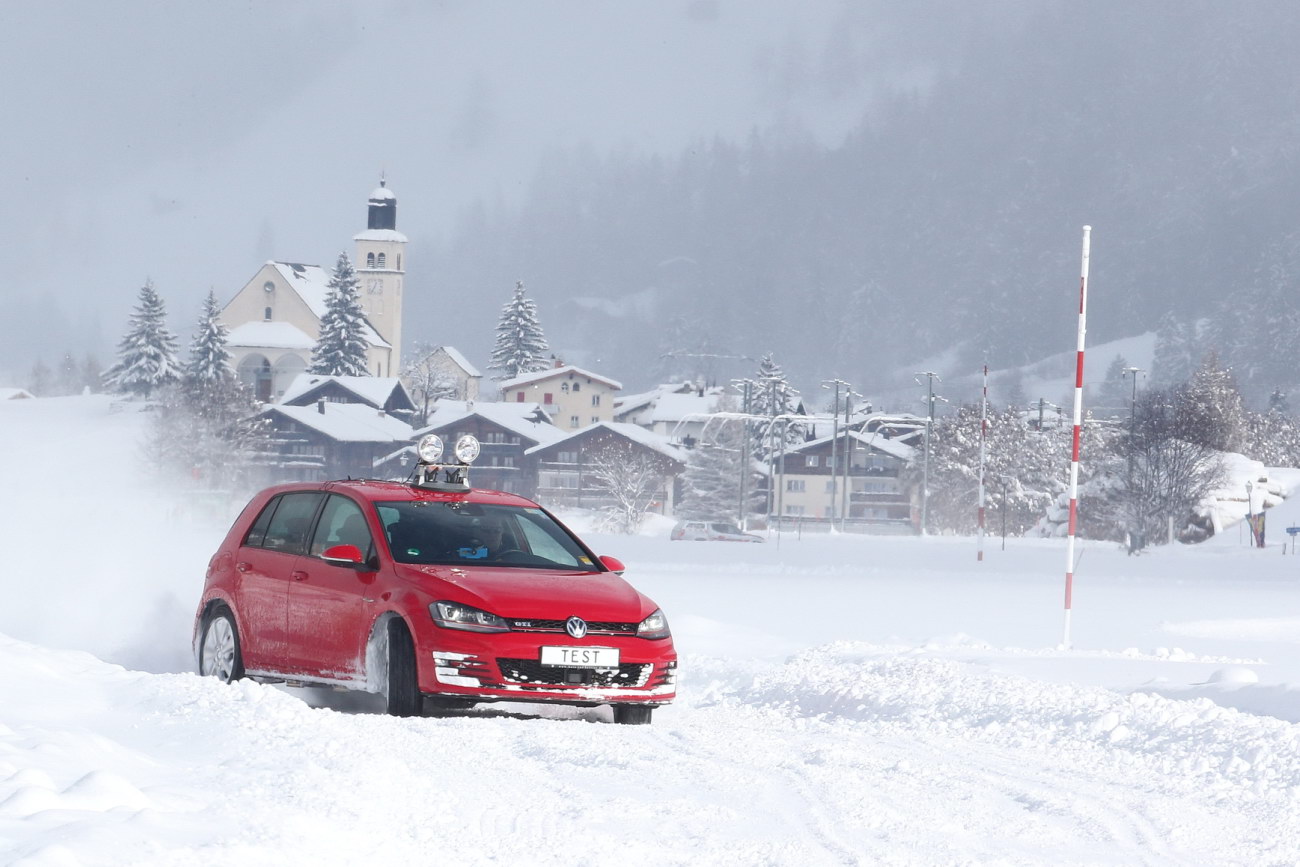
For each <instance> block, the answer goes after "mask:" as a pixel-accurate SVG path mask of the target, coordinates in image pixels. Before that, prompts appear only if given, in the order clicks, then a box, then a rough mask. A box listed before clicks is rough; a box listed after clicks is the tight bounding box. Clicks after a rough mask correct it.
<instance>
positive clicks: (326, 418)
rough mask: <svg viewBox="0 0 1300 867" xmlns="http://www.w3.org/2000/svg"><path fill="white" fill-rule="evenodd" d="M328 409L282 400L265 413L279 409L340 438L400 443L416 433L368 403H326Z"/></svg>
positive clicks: (345, 440)
mask: <svg viewBox="0 0 1300 867" xmlns="http://www.w3.org/2000/svg"><path fill="white" fill-rule="evenodd" d="M324 410H325V411H324V412H321V407H320V406H319V405H317V404H312V405H311V406H284V405H283V404H281V405H278V406H273V407H270V408H269V409H267V410H265V411H264V412H263V415H267V414H272V413H279V414H280V415H282V416H285V417H286V418H289V419H292V420H293V421H295V422H297V423H298V424H300V425H302V426H303V427H308V428H311V429H312V430H316V431H320V432H321V433H323V434H325V436H327V437H329V438H330V439H332V440H335V441H336V442H354V443H386V442H391V443H400V442H406V441H407V440H409V439H411V437H412V435H413V433H414V432H413V431H412V430H411V426H410V425H409V424H407V423H406V422H404V421H401V420H400V419H396V418H393V417H392V416H391V415H389V414H388V413H386V412H384V411H383V410H378V409H375V408H374V407H372V406H366V405H365V404H364V403H326V404H325V405H324Z"/></svg>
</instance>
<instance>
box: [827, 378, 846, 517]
mask: <svg viewBox="0 0 1300 867" xmlns="http://www.w3.org/2000/svg"><path fill="white" fill-rule="evenodd" d="M841 385H842V386H844V388H845V389H846V390H847V389H848V388H850V386H849V384H848V383H847V382H845V381H844V380H842V379H825V380H822V388H831V387H832V386H833V387H834V388H835V402H834V403H832V404H831V513H830V525H831V526H832V527H834V526H835V500H836V496H835V494H836V487H835V485H836V479H835V471H836V469H837V468H838V466H839V462H838V461H837V460H836V458H837V457H839V451H838V448H837V444H838V443H839V440H840V386H841Z"/></svg>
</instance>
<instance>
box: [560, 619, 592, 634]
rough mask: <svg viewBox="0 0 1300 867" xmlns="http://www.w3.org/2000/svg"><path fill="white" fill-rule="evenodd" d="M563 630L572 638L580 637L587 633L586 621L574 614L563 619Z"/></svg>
mask: <svg viewBox="0 0 1300 867" xmlns="http://www.w3.org/2000/svg"><path fill="white" fill-rule="evenodd" d="M564 631H565V632H567V633H569V634H570V635H572V636H573V637H574V638H582V637H583V636H585V635H586V634H587V621H585V620H583V619H582V618H581V617H578V616H577V615H576V614H575V615H574V616H573V617H570V618H569V619H568V620H566V621H564Z"/></svg>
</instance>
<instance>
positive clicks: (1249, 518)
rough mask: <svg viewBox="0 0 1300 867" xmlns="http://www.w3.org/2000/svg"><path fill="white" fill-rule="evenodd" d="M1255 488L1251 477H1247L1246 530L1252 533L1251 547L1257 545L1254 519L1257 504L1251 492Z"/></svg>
mask: <svg viewBox="0 0 1300 867" xmlns="http://www.w3.org/2000/svg"><path fill="white" fill-rule="evenodd" d="M1254 489H1255V486H1254V485H1253V484H1252V483H1251V481H1250V479H1247V480H1246V532H1247V533H1249V534H1250V547H1252V548H1254V547H1255V523H1254V520H1253V519H1254V517H1255V505H1254V501H1253V500H1252V499H1251V493H1250V492H1251V491H1253V490H1254Z"/></svg>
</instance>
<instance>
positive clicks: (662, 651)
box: [415, 624, 677, 705]
mask: <svg viewBox="0 0 1300 867" xmlns="http://www.w3.org/2000/svg"><path fill="white" fill-rule="evenodd" d="M420 633H421V634H420V635H417V636H416V641H415V645H416V659H417V663H418V667H419V683H420V691H421V692H423V693H425V694H426V695H437V696H447V697H456V698H464V699H469V700H471V701H528V702H558V703H562V704H577V705H597V704H615V703H624V702H626V703H631V704H643V705H662V704H668V703H669V702H671V701H672V700H673V699H674V698H676V696H677V653H676V651H675V650H674V648H673V642H672V639H671V638H665V639H659V640H649V639H644V638H636V637H633V636H626V635H588V636H587V637H586V638H584V639H582V640H581V641H579V640H575V639H573V638H570V637H569V635H568V634H566V633H554V632H545V633H543V632H499V633H476V632H463V631H461V630H456V629H444V628H441V627H438V626H436V625H434V624H430V625H429V626H428V628H427V629H421V630H420ZM543 646H547V647H556V646H571V647H615V648H618V650H619V667H618V669H591V668H562V667H558V666H543V665H542V664H541V648H542V647H543Z"/></svg>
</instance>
